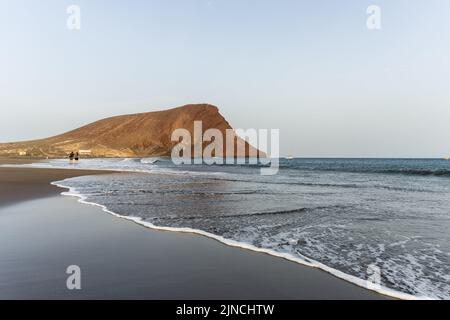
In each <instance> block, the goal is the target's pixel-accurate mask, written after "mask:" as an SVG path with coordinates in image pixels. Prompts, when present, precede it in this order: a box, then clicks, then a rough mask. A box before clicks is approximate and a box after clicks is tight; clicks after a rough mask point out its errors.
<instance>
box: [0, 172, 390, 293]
mask: <svg viewBox="0 0 450 320" xmlns="http://www.w3.org/2000/svg"><path fill="white" fill-rule="evenodd" d="M0 170H2V171H3V172H5V171H7V169H6V168H0ZM9 170H13V172H14V174H17V173H18V172H19V171H21V172H22V174H24V175H39V174H40V175H45V174H50V172H49V171H52V172H53V173H51V174H50V175H51V177H48V178H52V179H54V178H55V176H54V175H55V174H56V175H58V176H59V177H61V176H66V178H64V179H67V178H69V177H75V176H81V175H88V174H97V173H101V174H105V173H106V172H105V171H100V172H97V171H95V170H79V169H75V170H70V169H61V170H58V169H37V168H23V169H19V168H17V167H16V168H12V169H9ZM30 170H34V171H30ZM55 170H56V171H55ZM3 172H2V178H3V177H4V175H3ZM64 179H55V180H51V181H47V182H48V184H49V185H50V182H52V181H60V180H64ZM10 180H11V179H10ZM22 180H23V179H22ZM47 180H49V179H47ZM40 182H41V183H42V180H40ZM1 184H3V181H1ZM23 184H24V182H23V181H21V183H19V185H23ZM51 187H53V188H51V191H49V190H47V192H48V193H46V195H43V194H41V193H37V194H35V197H34V199H42V198H47V199H48V200H51V199H54V198H55V195H56V194H60V193H61V189H60V188H59V187H57V186H55V183H53V185H51ZM61 187H64V186H61ZM34 188H35V189H36V186H35V185H34ZM64 188H65V189H67V188H66V187H64ZM58 191H59V192H58ZM70 191H71V190H70V189H69V193H70ZM63 193H65V194H67V192H63ZM61 198H63V199H65V198H69V199H71V197H61ZM26 200H31V199H30V198H29V197H27V198H21V199H16V200H15V201H16V204H18V205H20V204H21V203H23V202H24V201H25V203H26V202H29V201H26ZM79 200H81V199H79ZM32 201H33V200H32ZM78 202H81V201H78ZM91 204H92V203H91ZM77 205H78V206H80V205H79V204H77ZM95 205H96V206H100V205H98V204H95ZM11 206H15V205H14V204H11V203H10V204H9V205H8V207H11ZM8 207H6V209H8ZM91 207H92V206H91ZM93 208H94V207H93ZM0 209H3V211H5V206H4V205H3V201H2V203H1V205H0ZM94 209H95V211H99V212H102V211H100V210H98V209H97V208H94ZM103 209H104V210H103V211H106V210H107V209H106V208H103ZM105 209H106V210H105ZM80 210H81V211H86V210H87V209H86V208H85V207H83V206H81V209H80ZM107 212H108V211H107ZM110 213H111V212H110ZM102 214H103V213H102ZM111 214H112V215H107V216H108V217H110V218H111V217H112V216H113V215H115V216H118V217H120V218H121V219H120V220H119V219H117V220H119V221H120V223H123V222H124V221H125V220H124V219H123V218H125V219H126V220H131V222H133V225H134V226H135V229H136V231H137V230H139V229H143V228H142V226H143V223H142V222H139V221H137V219H136V218H132V217H123V216H120V215H117V214H115V213H111ZM114 220H116V219H114ZM117 223H118V222H117ZM145 227H147V228H146V229H145V230H144V231H145V232H147V233H149V234H154V233H158V234H159V233H165V232H164V231H172V232H170V235H168V236H169V237H171V236H172V237H180V236H181V234H182V233H185V234H186V236H187V237H189V238H193V239H197V240H198V241H207V242H208V243H209V242H211V240H216V241H214V243H216V246H218V247H217V248H216V249H217V250H219V251H222V250H226V251H228V250H231V251H232V252H234V254H238V253H239V254H243V255H250V256H254V255H257V256H258V259H268V261H269V264H277V265H278V264H281V265H283V266H285V267H287V266H290V267H293V269H294V270H291V273H292V272H293V273H299V274H302V273H305V272H306V273H313V274H314V275H315V277H318V278H319V279H321V281H320V282H321V284H317V286H318V287H321V286H322V287H323V286H325V287H327V286H328V285H327V283H329V285H330V286H331V288H332V289H331V291H330V292H331V293H332V294H331V296H332V297H331V298H336V299H340V298H343V299H348V298H351V299H386V298H389V297H386V296H384V295H381V294H377V293H375V292H373V291H369V290H368V289H364V288H361V287H358V286H356V285H354V284H352V283H350V282H348V281H345V280H341V279H339V278H337V277H335V276H333V275H330V274H328V273H327V272H325V271H323V270H319V269H318V268H317V267H315V266H312V267H311V266H305V264H304V263H303V264H301V263H299V262H298V261H294V262H293V261H292V259H289V257H285V256H278V257H277V256H274V255H273V254H272V253H271V252H265V250H264V249H258V248H253V247H252V248H243V247H242V244H240V243H239V244H238V243H236V244H235V245H233V244H231V243H229V242H225V241H221V240H220V239H216V238H215V237H211V235H209V234H206V233H205V234H201V235H202V236H203V237H198V234H199V232H193V230H173V229H170V228H161V227H155V226H148V225H145ZM149 227H150V228H151V230H148V228H149ZM158 230H163V231H158ZM149 231H150V232H149ZM173 231H177V232H173ZM180 231H181V232H180ZM194 231H195V230H194ZM213 236H214V235H213ZM199 239H204V240H199ZM208 246H212V244H208ZM236 247H239V248H236ZM219 248H220V249H219ZM261 253H264V254H263V255H261ZM219 254H220V253H219ZM200 255H202V254H200ZM281 255H282V254H281ZM263 257H264V258H263ZM280 257H281V258H283V259H280ZM247 258H248V257H247ZM289 260H290V261H289ZM216 267H217V268H219V269H220V268H222V267H221V266H216ZM255 268H259V266H255ZM307 269H309V270H308V271H306V270H307ZM268 277H272V278H277V277H279V275H268ZM324 279H328V280H324ZM241 280H242V279H241ZM272 280H274V279H272ZM253 285H258V284H255V283H253ZM285 285H286V284H285ZM280 286H281V284H280ZM308 286H309V287H311V286H314V284H313V283H308ZM350 288H351V289H350ZM310 289H311V292H313V291H314V290H315V289H320V288H313V287H311V288H310ZM291 290H293V291H295V289H294V288H291ZM326 290H330V288H328V289H326ZM340 291H342V292H340ZM330 292H328V293H321V294H322V296H323V298H324V299H328V298H330V297H329V295H330ZM255 294H256V293H255ZM224 296H226V295H224ZM281 296H282V295H281ZM349 296H351V297H349ZM219 297H221V296H219ZM256 297H258V295H256ZM271 298H274V297H271ZM275 298H277V297H276V296H275ZM290 298H296V299H305V298H306V299H309V298H316V299H317V298H319V299H320V294H319V296H316V294H313V295H312V296H308V295H306V296H305V293H304V292H303V293H302V294H301V295H298V296H295V295H294V296H293V297H290Z"/></svg>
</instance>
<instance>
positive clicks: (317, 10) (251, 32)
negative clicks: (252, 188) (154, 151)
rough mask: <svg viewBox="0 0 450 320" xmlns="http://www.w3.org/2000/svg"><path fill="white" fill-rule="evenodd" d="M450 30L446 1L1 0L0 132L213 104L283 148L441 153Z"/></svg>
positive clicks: (20, 136)
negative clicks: (372, 24) (70, 10)
mask: <svg viewBox="0 0 450 320" xmlns="http://www.w3.org/2000/svg"><path fill="white" fill-rule="evenodd" d="M72 4H74V5H77V6H79V8H80V9H81V15H80V17H81V20H80V21H81V25H80V26H81V28H80V30H69V29H68V27H67V19H68V18H69V14H67V12H66V10H67V7H68V6H69V5H72ZM370 5H377V6H379V8H380V9H381V29H379V30H370V29H368V28H367V24H366V21H367V19H368V17H369V15H368V14H367V12H366V10H367V8H368V6H370ZM449 39H450V1H448V0H428V1H423V0H420V1H419V0H377V1H375V0H340V1H336V0H307V1H305V0H295V1H289V0H280V1H275V0H271V1H266V0H178V1H175V0H164V1H163V0H158V1H152V0H150V1H149V0H146V1H144V0H128V1H120V0H71V1H65V0H42V1H35V0H28V1H24V0H0V142H9V141H18V140H25V139H35V138H44V137H48V136H51V135H55V134H59V133H62V132H65V131H68V130H71V129H74V128H76V127H79V126H81V125H84V124H87V123H89V122H92V121H95V120H98V119H101V118H105V117H109V116H113V115H120V114H128V113H135V112H147V111H155V110H161V109H167V108H170V107H176V106H180V105H184V104H188V103H211V104H214V105H216V106H218V107H219V109H220V112H221V113H222V115H223V116H224V117H225V118H226V119H227V120H228V121H229V122H230V124H231V125H232V126H233V127H234V128H242V129H249V128H255V129H279V130H280V152H281V154H282V155H293V156H298V157H438V158H441V157H443V156H449V155H450V61H449V60H450V41H449Z"/></svg>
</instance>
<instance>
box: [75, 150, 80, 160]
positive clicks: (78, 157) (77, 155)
mask: <svg viewBox="0 0 450 320" xmlns="http://www.w3.org/2000/svg"><path fill="white" fill-rule="evenodd" d="M78 159H80V155H79V153H78V151H77V152H76V153H75V162H78Z"/></svg>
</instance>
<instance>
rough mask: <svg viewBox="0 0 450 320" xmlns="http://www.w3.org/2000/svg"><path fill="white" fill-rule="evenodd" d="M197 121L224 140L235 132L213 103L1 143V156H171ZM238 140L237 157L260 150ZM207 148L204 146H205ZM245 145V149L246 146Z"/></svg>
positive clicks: (110, 120)
mask: <svg viewBox="0 0 450 320" xmlns="http://www.w3.org/2000/svg"><path fill="white" fill-rule="evenodd" d="M194 121H202V124H203V132H204V131H206V130H207V129H210V128H215V129H218V130H220V132H222V133H223V136H224V139H225V131H226V130H227V129H232V128H231V126H230V125H229V123H228V122H227V121H226V120H225V119H224V117H223V116H222V115H221V114H220V113H219V109H218V108H217V107H215V106H212V105H209V104H195V105H185V106H182V107H178V108H174V109H169V110H164V111H156V112H147V113H138V114H130V115H123V116H116V117H111V118H106V119H102V120H99V121H96V122H93V123H90V124H88V125H86V126H83V127H80V128H78V129H75V130H72V131H69V132H66V133H63V134H61V135H57V136H54V137H50V138H47V139H40V140H32V141H23V142H13V143H1V144H0V155H2V156H7V155H11V156H17V155H28V156H34V157H63V156H66V155H67V154H68V153H70V152H71V151H74V152H76V151H79V150H86V151H89V152H88V153H89V156H92V157H147V156H170V154H171V150H172V148H173V147H174V145H176V144H177V143H178V142H172V141H171V135H172V132H173V131H174V130H175V129H179V128H184V129H187V130H188V131H189V132H190V133H191V136H192V137H194V134H193V132H194ZM237 139H238V140H239V141H240V143H241V145H240V146H241V147H238V148H237V151H236V155H237V156H248V154H249V151H248V150H252V152H256V149H253V148H252V147H251V146H249V145H248V144H247V143H245V142H243V141H242V140H240V139H239V138H237ZM206 145H207V143H206V144H205V143H204V144H203V147H204V146H206ZM244 145H245V149H244V148H243V147H242V146H244ZM248 148H250V149H248ZM223 150H224V151H223V155H227V153H226V149H225V148H224V149H223ZM260 155H261V156H262V155H263V154H262V153H260ZM218 156H221V155H218Z"/></svg>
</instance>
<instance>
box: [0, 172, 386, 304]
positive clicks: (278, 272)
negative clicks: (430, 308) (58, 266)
mask: <svg viewBox="0 0 450 320" xmlns="http://www.w3.org/2000/svg"><path fill="white" fill-rule="evenodd" d="M0 170H1V171H0V172H1V174H0V177H1V178H0V186H4V185H5V184H6V185H11V183H12V182H14V177H19V178H17V179H16V180H17V181H15V182H14V183H16V185H17V187H16V188H17V189H16V190H19V189H20V188H29V190H30V191H29V192H27V193H26V196H25V197H19V198H17V197H16V198H14V197H12V196H11V195H9V196H8V195H6V196H5V195H4V196H3V199H7V198H9V201H8V202H7V205H8V206H7V207H5V205H4V201H3V199H2V201H1V204H0V212H1V213H5V212H14V211H17V210H19V211H21V212H22V213H21V214H20V217H15V215H14V214H7V215H6V216H7V217H8V219H9V223H10V226H9V228H12V229H14V226H15V225H16V226H18V225H19V222H18V221H15V220H16V218H18V219H19V220H20V222H21V223H25V224H28V223H30V221H31V222H33V221H34V218H32V217H31V218H30V221H26V219H25V220H24V217H26V216H27V215H31V216H36V215H39V212H40V211H42V210H41V209H42V208H44V207H45V210H44V211H45V213H43V212H40V213H41V214H42V215H43V216H44V217H45V218H47V220H46V219H43V220H42V221H40V222H39V223H42V224H46V223H48V224H50V225H52V224H54V223H55V222H54V220H53V219H54V218H57V219H59V218H60V217H57V215H60V214H63V215H67V216H68V218H69V219H68V220H70V221H75V222H74V223H75V224H67V223H64V222H63V221H60V223H59V225H58V226H57V229H58V230H68V229H70V228H75V230H76V228H77V224H79V223H81V226H82V227H83V228H88V229H89V228H92V229H93V230H91V231H90V232H85V238H86V240H85V241H86V243H87V244H91V245H90V246H89V247H87V248H85V249H84V250H85V251H88V252H85V253H84V255H87V256H91V255H92V256H96V255H100V256H101V255H102V253H104V252H105V248H106V252H111V253H113V256H109V255H108V256H107V257H106V260H111V259H113V260H115V261H116V260H117V261H116V268H118V269H121V270H127V269H130V268H131V269H132V272H131V273H132V274H133V276H132V277H131V279H127V277H128V278H129V276H127V275H129V272H124V276H123V277H122V276H120V278H121V279H122V278H123V279H122V280H121V281H120V287H121V288H122V290H118V291H114V294H112V293H109V292H107V290H105V289H106V288H105V289H102V285H99V284H97V285H96V286H95V289H92V291H90V292H84V294H79V293H77V295H75V296H76V297H78V298H81V299H84V298H100V297H109V298H113V299H115V298H122V299H130V298H135V299H147V298H149V299H153V298H156V299H158V298H166V299H384V298H387V297H385V296H383V295H380V294H377V293H375V292H372V291H369V290H366V289H364V288H361V287H358V286H356V285H354V284H351V283H349V282H347V281H344V280H341V279H338V278H336V277H334V276H333V275H330V274H328V273H326V272H324V271H322V270H319V269H317V268H311V267H308V266H304V265H301V264H299V263H296V262H292V261H288V260H286V259H280V258H278V257H274V256H273V255H268V254H263V253H261V252H255V250H245V249H242V248H233V247H231V246H230V245H229V244H227V245H224V244H222V243H219V242H218V241H213V240H212V239H210V238H209V237H208V238H207V237H202V236H198V235H193V234H192V232H190V231H188V230H187V231H186V232H188V233H180V232H164V231H157V230H154V229H155V228H152V229H153V230H149V229H148V228H143V227H142V226H141V225H138V224H136V223H134V222H136V221H127V220H124V219H117V218H116V217H114V216H113V215H105V214H104V213H103V212H102V210H99V208H96V207H94V206H87V205H82V204H79V203H77V201H75V199H74V198H72V197H60V196H59V194H60V193H61V189H59V188H58V187H56V186H51V185H50V183H51V182H52V181H59V180H63V179H66V178H69V177H71V176H73V177H74V176H80V175H87V174H98V173H102V174H105V173H106V172H105V171H103V172H96V171H91V170H67V169H64V170H58V169H31V168H23V169H22V168H11V169H7V168H0ZM8 171H9V173H8V174H6V175H5V174H4V173H5V172H8ZM64 176H65V177H64ZM4 177H8V178H7V179H6V180H5V179H4ZM37 177H39V179H38V178H37ZM60 177H61V178H60ZM27 180H29V181H27ZM30 181H31V182H30ZM44 185H47V186H49V187H48V188H47V189H46V188H44ZM32 190H34V193H33V192H32ZM43 190H44V191H45V192H44V191H43ZM30 205H33V208H35V210H34V211H33V212H29V210H27V208H29V206H30ZM61 206H62V207H61ZM62 209H63V211H64V212H63V213H62V212H61V211H62ZM4 216H5V215H4V214H3V215H0V219H4V218H5V217H4ZM39 220H41V219H39ZM79 220H82V221H79ZM91 220H92V221H91ZM97 220H101V221H102V222H101V223H100V222H99V221H97ZM131 220H132V219H131ZM34 222H35V221H34ZM89 226H90V227H89ZM107 226H112V227H113V229H116V228H117V229H125V230H126V231H124V233H123V234H120V235H117V234H115V235H114V236H115V237H116V238H114V239H108V237H106V238H105V239H102V241H98V237H99V233H100V234H101V235H104V236H107V235H109V231H108V230H107ZM20 228H22V227H20ZM20 228H19V229H20ZM105 228H106V229H105ZM75 230H74V231H75ZM13 236H14V237H19V236H20V232H19V234H17V233H16V232H15V233H14V235H13ZM41 236H43V237H44V238H45V236H44V235H41ZM207 236H208V235H207ZM2 237H3V239H2V240H3V241H7V243H11V244H12V245H14V241H11V240H12V239H10V238H9V239H8V237H7V235H5V234H3V235H2ZM5 237H6V238H5ZM24 237H25V238H26V237H27V235H26V234H25V235H24ZM121 237H125V238H127V239H129V238H132V239H134V241H131V242H130V241H129V240H128V241H127V240H125V241H118V240H119V239H120V238H121ZM155 239H156V240H159V243H158V241H155ZM8 240H9V241H8ZM44 240H45V239H44ZM58 240H60V241H59V242H60V243H59V244H58V243H56V244H53V243H52V244H51V246H56V247H57V249H56V250H53V251H57V252H59V251H60V250H61V247H64V243H65V242H66V243H65V245H66V246H67V245H70V244H71V243H77V242H78V241H80V239H77V238H75V239H73V238H71V237H68V239H58ZM116 240H117V241H118V242H117V243H119V244H117V243H116ZM21 242H22V240H21ZM46 242H48V239H47V240H46ZM111 242H112V243H111ZM114 243H116V245H114ZM167 243H170V244H171V248H170V249H169V248H167ZM30 245H31V247H33V245H34V244H33V243H30ZM99 247H102V248H103V250H101V251H100V252H97V251H98V249H99ZM130 247H133V248H139V247H140V248H141V250H133V251H136V252H135V253H134V254H131V255H130V252H129V248H130ZM164 249H168V250H164ZM46 250H47V249H46ZM19 251H20V250H19ZM174 252H175V253H177V254H174ZM80 253H82V252H79V253H78V254H80ZM186 254H188V258H187V257H186ZM117 257H127V259H117ZM16 258H17V259H19V258H23V257H19V256H17V257H16ZM53 259H56V260H58V257H56V256H55V257H52V260H53ZM168 259H169V260H170V262H169V261H167V260H168ZM81 260H83V259H81ZM93 260H94V261H95V259H93ZM155 261H156V262H157V265H158V266H157V267H156V266H155V265H154V263H155ZM90 263H91V262H90V261H89V259H88V260H85V259H84V260H83V263H82V264H83V265H84V264H88V265H89V264H90ZM139 265H140V266H141V267H139V268H137V266H139ZM14 268H15V269H16V270H20V269H23V268H26V266H20V265H15V266H14ZM14 268H12V266H7V268H6V269H5V268H3V267H2V268H0V270H2V274H3V273H5V272H6V273H7V274H9V276H10V278H14V276H12V277H11V274H10V273H13V274H14V273H15V271H14ZM45 269H51V266H48V268H43V269H39V268H37V270H34V271H36V272H45ZM128 271H129V270H128ZM150 271H152V272H150ZM19 273H20V272H19ZM119 274H120V273H119ZM174 274H176V275H177V277H175V278H174ZM156 275H158V279H157V282H158V283H159V285H157V286H155V285H154V281H155V276H156ZM16 276H17V277H19V278H20V275H19V274H16ZM65 276H66V275H65V274H64V272H61V274H60V275H58V277H57V278H58V279H59V280H58V281H59V282H58V283H60V282H61V281H62V279H65ZM116 277H117V275H116ZM116 277H114V276H113V277H112V278H111V275H109V277H108V276H99V277H98V279H97V280H95V282H96V283H108V281H111V280H113V281H115V280H114V279H115V278H116ZM0 278H1V275H0ZM6 279H8V278H6ZM93 280H94V279H93ZM35 281H36V279H35ZM174 281H175V283H177V285H176V286H174ZM1 282H4V281H0V283H1ZM7 282H8V281H7ZM21 283H23V282H21ZM13 284H14V283H11V282H10V281H9V285H10V287H8V285H7V286H6V288H2V290H0V291H1V292H3V293H5V292H6V293H7V292H8V288H9V289H11V286H13ZM16 285H17V284H16ZM19 287H20V286H19ZM44 287H45V288H46V289H48V290H49V291H51V290H50V289H51V288H48V286H44ZM107 287H108V286H107ZM133 288H139V294H137V293H136V292H135V293H133V294H130V293H128V294H127V293H126V292H130V290H131V291H133V290H137V289H133ZM169 289H170V290H169ZM61 290H62V291H60V293H59V294H60V295H62V296H60V298H68V299H70V298H73V297H74V294H73V292H66V291H67V289H65V290H63V289H61ZM18 291H20V290H18V289H17V288H16V289H14V292H15V293H17V294H16V295H13V297H12V298H16V297H19V298H20V296H21V295H20V294H19V293H18ZM28 291H29V289H27V290H25V291H23V292H22V294H24V296H23V297H25V298H26V297H30V296H27V295H26V293H27V292H28ZM44 291H45V290H44ZM180 292H183V294H180ZM41 293H42V291H41ZM162 293H164V294H162ZM6 298H8V297H6ZM10 298H11V297H10ZM30 298H58V297H53V296H52V295H45V294H44V295H43V296H39V295H38V296H37V297H34V296H33V295H32V296H31V297H30Z"/></svg>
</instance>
